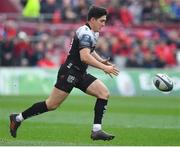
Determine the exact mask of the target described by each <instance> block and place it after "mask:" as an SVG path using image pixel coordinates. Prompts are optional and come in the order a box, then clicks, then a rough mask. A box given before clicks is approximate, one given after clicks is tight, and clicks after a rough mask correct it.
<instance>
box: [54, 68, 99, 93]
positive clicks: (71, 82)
mask: <svg viewBox="0 0 180 147" xmlns="http://www.w3.org/2000/svg"><path fill="white" fill-rule="evenodd" d="M96 79H97V78H96V77H94V76H92V75H91V74H87V73H81V72H80V71H78V70H77V69H75V68H73V67H71V68H68V67H67V66H66V65H62V66H61V67H60V69H59V71H58V75H57V81H56V84H55V87H56V88H58V89H60V90H63V91H65V92H67V93H70V92H71V90H72V89H73V88H74V87H76V88H78V89H80V90H82V91H83V92H86V89H87V88H88V87H89V85H91V83H93V82H94V81H95V80H96Z"/></svg>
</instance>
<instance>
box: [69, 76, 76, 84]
mask: <svg viewBox="0 0 180 147" xmlns="http://www.w3.org/2000/svg"><path fill="white" fill-rule="evenodd" d="M74 80H75V76H72V75H69V76H68V77H67V82H68V83H73V82H74Z"/></svg>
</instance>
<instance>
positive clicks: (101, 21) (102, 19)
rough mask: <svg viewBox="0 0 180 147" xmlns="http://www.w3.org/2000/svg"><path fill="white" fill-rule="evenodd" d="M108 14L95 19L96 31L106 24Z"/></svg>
mask: <svg viewBox="0 0 180 147" xmlns="http://www.w3.org/2000/svg"><path fill="white" fill-rule="evenodd" d="M106 19H107V18H106V15H104V16H102V17H100V18H98V19H95V20H94V31H95V32H99V31H100V30H101V28H102V27H104V26H105V24H106Z"/></svg>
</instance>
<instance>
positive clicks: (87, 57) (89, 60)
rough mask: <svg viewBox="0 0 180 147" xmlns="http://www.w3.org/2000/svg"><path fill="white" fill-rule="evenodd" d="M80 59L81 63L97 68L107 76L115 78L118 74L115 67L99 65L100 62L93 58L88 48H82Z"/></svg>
mask: <svg viewBox="0 0 180 147" xmlns="http://www.w3.org/2000/svg"><path fill="white" fill-rule="evenodd" d="M80 58H81V61H82V62H84V63H86V64H88V65H91V66H93V67H96V68H99V69H101V70H103V71H104V72H105V73H107V74H113V75H115V76H117V75H118V74H119V70H118V69H117V67H116V66H115V65H105V64H103V63H101V62H100V61H98V60H97V59H96V58H95V57H93V56H92V55H91V54H90V49H89V48H83V49H81V50H80Z"/></svg>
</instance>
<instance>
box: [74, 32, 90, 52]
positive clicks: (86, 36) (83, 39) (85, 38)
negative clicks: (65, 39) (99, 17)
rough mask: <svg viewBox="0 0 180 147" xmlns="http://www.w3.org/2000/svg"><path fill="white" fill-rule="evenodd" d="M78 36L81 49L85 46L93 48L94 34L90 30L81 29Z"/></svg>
mask: <svg viewBox="0 0 180 147" xmlns="http://www.w3.org/2000/svg"><path fill="white" fill-rule="evenodd" d="M77 37H78V39H79V49H80V50H81V49H83V48H89V49H91V48H92V44H93V41H92V36H91V34H90V32H89V31H88V30H86V29H81V30H80V31H79V32H78V33H77Z"/></svg>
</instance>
